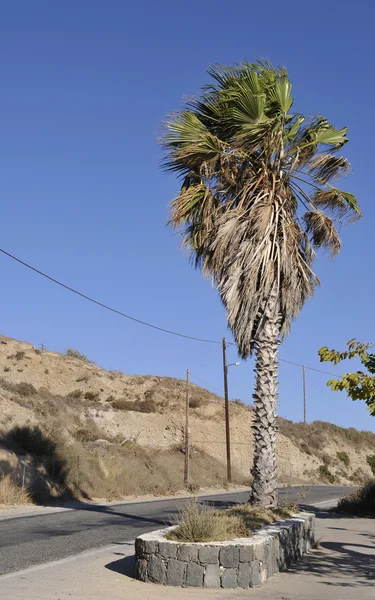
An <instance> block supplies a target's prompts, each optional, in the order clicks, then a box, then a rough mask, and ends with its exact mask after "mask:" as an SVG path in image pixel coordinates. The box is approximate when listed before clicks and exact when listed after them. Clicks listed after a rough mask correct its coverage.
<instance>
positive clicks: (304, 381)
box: [302, 365, 306, 425]
mask: <svg viewBox="0 0 375 600" xmlns="http://www.w3.org/2000/svg"><path fill="white" fill-rule="evenodd" d="M302 378H303V423H304V425H306V370H305V365H302Z"/></svg>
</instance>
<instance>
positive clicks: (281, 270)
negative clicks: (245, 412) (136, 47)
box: [162, 61, 360, 507]
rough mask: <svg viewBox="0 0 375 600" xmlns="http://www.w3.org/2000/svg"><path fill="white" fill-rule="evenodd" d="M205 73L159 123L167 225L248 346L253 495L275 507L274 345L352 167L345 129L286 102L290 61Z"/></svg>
mask: <svg viewBox="0 0 375 600" xmlns="http://www.w3.org/2000/svg"><path fill="white" fill-rule="evenodd" d="M208 73H209V75H210V76H211V83H210V84H209V85H208V86H206V87H205V88H203V90H202V93H201V95H200V96H199V97H198V98H197V99H193V100H191V101H189V102H188V104H187V105H186V106H185V107H184V108H183V109H182V110H181V111H180V112H178V113H177V114H174V115H172V116H171V117H170V118H168V120H167V122H166V123H165V128H164V131H163V135H162V143H163V145H164V149H165V167H166V169H168V170H170V171H173V172H176V173H177V174H178V175H179V176H180V177H181V178H182V186H181V190H180V193H179V195H178V196H177V198H175V199H174V200H173V201H172V204H171V218H170V224H171V225H172V226H173V227H175V228H178V229H180V230H182V243H183V245H185V246H186V247H187V248H188V249H189V250H190V252H191V255H192V258H193V260H194V263H195V266H196V267H199V268H202V270H203V272H204V273H205V274H206V275H208V276H210V277H211V278H213V280H214V282H215V283H216V285H217V289H218V292H219V294H220V297H221V300H222V302H223V304H224V306H225V308H226V312H227V319H228V324H229V327H230V329H231V330H232V332H233V335H234V338H235V340H236V343H237V346H238V351H239V354H240V355H241V357H242V358H244V359H245V358H247V357H248V356H249V355H251V354H252V353H253V352H255V356H256V384H255V391H254V396H253V397H254V400H255V417H254V425H253V428H254V463H253V468H252V475H253V483H252V490H251V501H252V502H253V503H255V504H258V505H261V506H265V507H267V506H268V507H273V506H276V505H277V487H276V485H277V468H276V458H275V444H276V430H277V420H276V407H277V397H278V392H277V384H278V382H277V372H278V355H277V352H278V345H279V343H280V340H282V338H283V336H285V334H286V333H287V332H288V331H289V328H290V323H291V321H292V320H293V319H295V318H296V317H297V316H298V314H299V312H300V310H301V308H302V306H303V305H304V303H305V301H306V300H307V298H309V297H311V296H312V295H313V293H314V288H315V286H316V285H318V283H319V280H318V278H317V276H316V275H315V273H314V272H313V270H312V265H313V261H314V257H315V249H319V248H323V249H327V250H328V251H329V252H330V253H331V255H336V254H337V253H338V252H339V250H340V239H339V235H338V231H337V224H342V223H344V222H345V221H348V220H349V221H350V220H352V219H353V218H357V217H359V216H360V209H359V207H358V204H357V201H356V198H355V196H353V195H352V194H350V193H348V192H344V191H342V190H340V189H338V188H337V187H335V186H334V185H332V181H334V180H335V179H336V178H338V177H340V176H341V175H346V174H347V173H348V171H349V163H348V161H347V160H346V159H345V158H343V157H338V156H336V153H337V151H338V150H339V149H340V148H341V147H342V146H343V145H344V144H345V143H346V142H347V141H348V139H347V136H346V132H347V128H343V129H335V127H333V126H332V125H330V123H329V122H328V121H327V119H325V118H323V117H321V116H314V117H307V116H304V115H302V114H298V113H293V112H291V108H292V104H293V98H292V95H291V83H290V81H289V78H288V74H287V71H286V70H285V69H283V68H275V67H273V66H272V64H271V63H269V62H268V61H260V62H257V63H256V64H251V63H248V62H245V63H241V64H240V65H238V66H235V67H229V68H227V67H221V66H214V67H211V68H210V69H209V71H208Z"/></svg>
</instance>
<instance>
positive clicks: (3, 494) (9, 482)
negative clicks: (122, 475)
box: [0, 475, 31, 506]
mask: <svg viewBox="0 0 375 600" xmlns="http://www.w3.org/2000/svg"><path fill="white" fill-rule="evenodd" d="M30 503H31V497H30V494H29V493H28V491H27V490H26V489H22V488H21V487H20V486H18V485H17V484H16V483H15V482H14V481H13V479H12V478H11V476H10V475H6V476H5V477H2V478H0V504H6V505H8V506H13V505H15V504H30Z"/></svg>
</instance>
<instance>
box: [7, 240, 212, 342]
mask: <svg viewBox="0 0 375 600" xmlns="http://www.w3.org/2000/svg"><path fill="white" fill-rule="evenodd" d="M0 252H2V253H3V254H5V255H6V256H8V257H9V258H12V259H13V260H15V261H16V262H18V263H19V264H20V265H23V266H24V267H27V268H28V269H30V270H31V271H34V273H38V275H41V276H42V277H45V278H46V279H49V281H52V282H53V283H56V284H57V285H59V286H60V287H62V288H65V289H66V290H69V292H73V294H76V295H77V296H80V297H81V298H85V300H88V301H89V302H92V303H93V304H96V305H97V306H101V307H102V308H105V309H106V310H109V311H111V312H113V313H115V314H117V315H120V317H124V318H125V319H130V321H135V322H136V323H140V324H141V325H145V326H146V327H151V328H152V329H157V330H158V331H162V332H163V333H169V334H170V335H175V336H177V337H181V338H185V339H187V340H194V341H195V342H204V343H206V344H221V342H218V341H216V340H206V339H203V338H198V337H193V336H191V335H185V334H183V333H177V332H176V331H171V330H170V329H164V328H163V327H158V326H157V325H152V324H151V323H147V322H146V321H142V320H141V319H136V318H135V317H132V316H130V315H127V314H126V313H123V312H121V311H120V310H117V309H116V308H112V307H111V306H107V305H106V304H103V302H99V301H98V300H95V299H94V298H91V297H90V296H87V295H86V294H83V293H82V292H79V291H78V290H75V289H74V288H72V287H70V286H69V285H66V284H65V283H62V282H61V281H58V280H57V279H54V278H53V277H51V276H50V275H47V274H46V273H43V271H39V269H36V268H35V267H32V266H31V265H29V264H28V263H26V262H24V261H23V260H21V259H20V258H17V257H16V256H13V254H10V253H9V252H6V251H5V250H3V249H2V248H0Z"/></svg>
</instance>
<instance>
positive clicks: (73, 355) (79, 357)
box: [66, 348, 93, 364]
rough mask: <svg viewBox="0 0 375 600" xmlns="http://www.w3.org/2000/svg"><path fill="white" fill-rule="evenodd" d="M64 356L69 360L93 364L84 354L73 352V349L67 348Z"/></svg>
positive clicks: (77, 351)
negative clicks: (74, 359) (73, 359)
mask: <svg viewBox="0 0 375 600" xmlns="http://www.w3.org/2000/svg"><path fill="white" fill-rule="evenodd" d="M66 355H67V356H69V357H70V358H76V359H77V360H81V361H82V362H86V363H90V364H93V361H92V360H90V359H89V358H88V357H87V356H86V354H82V352H80V351H79V350H75V349H74V348H68V349H67V351H66Z"/></svg>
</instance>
